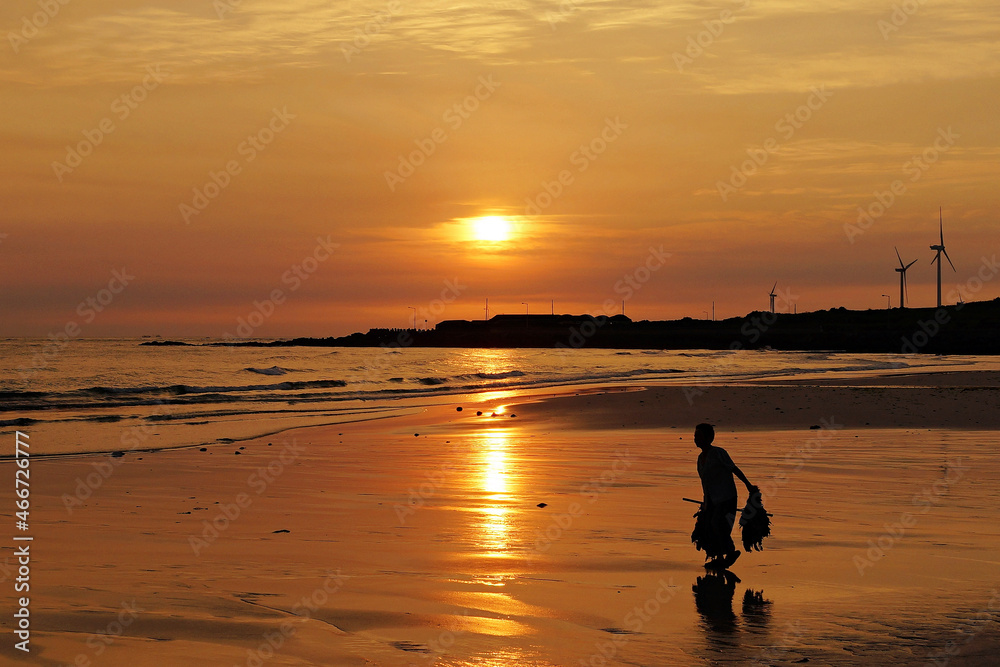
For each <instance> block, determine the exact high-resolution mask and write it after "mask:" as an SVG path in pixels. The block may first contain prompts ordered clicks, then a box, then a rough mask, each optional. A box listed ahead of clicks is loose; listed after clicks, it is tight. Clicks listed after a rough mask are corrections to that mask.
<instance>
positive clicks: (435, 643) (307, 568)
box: [0, 372, 1000, 667]
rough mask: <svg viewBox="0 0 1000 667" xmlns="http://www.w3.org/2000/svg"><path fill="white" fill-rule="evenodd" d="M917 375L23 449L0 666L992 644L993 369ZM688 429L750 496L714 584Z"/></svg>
mask: <svg viewBox="0 0 1000 667" xmlns="http://www.w3.org/2000/svg"><path fill="white" fill-rule="evenodd" d="M935 375H940V374H924V375H922V376H919V377H918V376H917V374H911V375H908V376H905V378H899V377H897V378H887V377H884V376H876V375H873V374H868V375H866V376H864V377H863V378H862V377H859V378H854V377H847V378H840V379H838V380H836V381H825V380H822V379H815V378H792V379H788V380H782V379H768V380H767V381H766V382H765V381H760V382H756V383H755V382H746V383H740V384H738V385H733V384H688V385H685V386H680V385H655V384H647V385H642V384H621V385H588V386H585V387H562V388H559V389H558V390H552V389H550V390H544V391H543V390H536V391H520V392H519V391H502V392H501V391H497V392H490V393H484V394H469V395H464V396H447V397H438V398H437V399H435V400H434V401H429V402H428V401H425V403H426V405H425V406H424V407H423V408H422V409H420V410H408V411H406V414H402V415H401V416H397V417H391V418H380V419H370V420H366V421H356V422H353V423H344V424H335V425H328V426H317V427H311V428H301V429H293V430H287V431H284V432H281V433H278V434H273V435H270V436H267V437H265V438H260V439H253V440H246V441H241V442H234V443H222V444H215V445H211V446H206V447H185V448H177V449H168V450H159V451H148V450H140V449H136V450H133V451H128V452H125V453H124V455H123V456H120V457H112V456H109V455H107V454H94V455H60V456H51V457H40V458H37V459H35V460H33V461H32V467H31V474H32V477H31V479H32V486H31V489H32V496H31V498H32V510H31V529H30V534H31V536H32V537H33V538H34V539H33V541H32V542H31V546H30V549H31V575H30V578H31V589H30V596H31V602H30V612H31V642H30V648H31V652H30V654H24V653H22V652H20V651H17V650H15V649H14V643H15V639H14V636H13V634H12V627H13V619H12V615H11V614H10V613H5V614H4V621H3V626H4V629H5V631H4V635H5V637H7V639H6V640H5V642H4V644H3V646H2V649H0V661H3V662H4V663H5V664H38V665H146V664H149V665H154V664H155V665H189V664H205V665H248V666H254V665H391V666H394V665H421V666H422V665H449V666H460V665H461V666H466V665H468V666H471V665H482V666H494V665H495V666H501V665H526V666H549V665H556V666H560V667H561V666H576V665H595V666H596V665H714V664H775V665H785V664H798V663H805V662H809V663H812V664H843V665H849V664H884V663H894V664H952V665H979V664H983V665H985V664H993V663H994V660H995V657H994V656H995V652H996V649H997V648H998V646H1000V641H998V638H1000V633H998V625H997V620H998V619H1000V594H998V590H997V588H998V582H1000V556H998V554H1000V529H998V528H997V525H998V522H997V519H998V518H1000V509H998V505H1000V503H998V500H1000V487H998V485H997V480H998V479H1000V462H998V459H997V456H996V435H997V431H996V429H997V428H998V426H1000V424H998V419H1000V418H998V417H997V415H998V414H1000V411H998V410H997V407H1000V406H998V405H997V402H998V398H997V396H998V395H1000V389H998V388H997V387H998V385H1000V383H997V382H996V379H997V378H996V376H995V375H993V374H991V373H975V372H968V373H965V374H961V373H959V374H948V376H947V377H944V376H939V377H935ZM458 408H461V410H458ZM477 412H482V414H481V415H477ZM699 421H710V422H713V423H715V424H716V425H717V427H718V436H717V439H716V444H717V445H719V446H722V447H725V448H726V449H727V450H728V451H729V452H730V454H731V455H732V456H733V458H734V459H735V460H736V462H737V463H738V464H739V465H740V466H741V468H742V469H743V470H744V471H745V472H746V474H747V475H748V476H749V478H750V479H751V481H752V482H754V483H755V484H757V485H758V486H760V487H761V489H762V491H763V494H764V496H763V500H764V504H765V507H766V508H767V509H768V511H769V512H771V513H772V514H773V517H772V522H773V533H772V536H771V537H769V538H767V539H765V540H764V549H763V551H760V552H750V553H744V554H743V556H742V557H741V559H740V560H739V561H738V562H737V563H736V564H735V565H734V566H733V567H732V568H731V575H727V576H721V575H710V574H708V573H706V571H705V569H704V568H703V561H704V556H703V554H702V553H699V552H697V551H695V549H694V547H693V545H692V544H691V542H690V532H691V529H692V527H693V519H692V514H693V512H694V510H695V509H696V507H695V505H693V504H690V503H688V502H685V501H684V500H683V498H685V497H686V498H694V499H699V498H700V497H701V490H700V485H699V482H698V477H697V473H696V471H695V458H696V456H697V449H696V448H695V446H694V444H693V441H692V439H691V431H692V428H693V426H694V424H696V423H698V422H699ZM27 432H28V435H29V436H30V428H28V429H27ZM33 444H34V443H33ZM2 467H3V470H4V473H3V474H4V475H5V476H6V477H13V468H14V465H13V462H12V461H11V460H9V459H8V460H4V461H3V463H2ZM745 498H746V494H745V491H744V490H743V489H741V490H740V502H741V504H742V503H743V502H744V501H745ZM734 538H736V539H737V541H738V528H737V531H734ZM3 558H4V561H3V565H4V575H5V577H6V579H7V583H6V584H5V588H6V600H7V602H6V603H5V606H6V608H7V609H13V607H14V599H13V594H12V593H11V592H10V591H11V588H12V587H11V582H12V580H13V576H12V573H13V572H14V571H15V570H16V564H15V560H16V559H15V558H14V555H13V548H12V547H10V546H7V547H5V549H4V554H3Z"/></svg>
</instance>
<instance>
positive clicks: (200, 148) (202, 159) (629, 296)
mask: <svg viewBox="0 0 1000 667" xmlns="http://www.w3.org/2000/svg"><path fill="white" fill-rule="evenodd" d="M0 33H2V34H3V35H4V36H5V38H4V39H3V41H2V43H0V144H2V146H3V150H2V153H0V191H2V199H0V201H2V202H3V206H2V207H0V279H2V285H3V290H2V295H0V304H2V305H0V308H2V321H0V336H10V337H14V336H42V337H44V336H50V335H63V334H65V335H66V336H69V337H71V338H72V337H104V336H144V335H148V336H155V335H161V336H166V337H180V336H208V337H222V336H240V337H245V336H253V337H286V336H299V335H302V336H328V335H344V334H347V333H350V332H353V331H365V330H367V329H368V328H370V327H405V326H408V325H410V324H411V323H412V322H413V321H414V320H415V319H416V320H417V321H418V324H419V325H420V326H433V325H434V324H435V323H436V322H438V321H441V320H445V319H474V318H481V317H483V316H484V315H485V311H484V307H485V303H486V299H487V298H488V299H489V304H490V314H495V313H520V312H525V310H526V309H527V310H528V312H535V313H547V312H550V310H552V309H554V310H555V311H556V312H562V313H584V312H589V313H592V314H600V313H606V314H616V313H618V312H621V308H622V306H624V309H625V313H626V314H627V315H628V316H629V317H631V318H633V319H672V318H680V317H695V318H702V317H706V316H707V315H708V314H710V312H711V309H712V306H713V302H714V305H715V312H716V315H717V317H719V318H723V317H733V316H742V315H744V314H746V313H748V312H750V311H753V310H764V309H766V308H767V307H768V303H769V297H768V295H769V293H770V291H771V288H772V285H773V284H775V283H777V290H778V294H779V297H778V299H777V304H776V308H777V310H779V311H790V310H797V311H798V312H804V311H808V310H817V309H826V308H832V307H840V306H844V307H847V308H855V309H865V308H882V307H885V306H886V304H887V302H888V303H891V304H892V305H893V306H896V305H898V300H899V278H898V274H897V273H896V272H895V271H894V270H893V269H894V268H895V267H897V266H898V260H897V258H896V253H895V251H894V248H898V250H899V253H900V256H901V257H902V259H903V260H905V261H906V262H907V263H909V262H910V261H912V260H914V259H916V260H918V261H917V263H916V264H914V265H913V267H912V268H910V269H909V271H908V272H907V280H908V291H909V305H911V306H928V307H929V306H934V305H935V298H936V297H935V280H936V278H935V272H934V266H935V265H932V264H931V260H932V259H933V258H934V253H933V251H932V250H930V248H929V246H930V245H931V244H935V243H937V242H938V234H939V229H938V225H939V207H940V208H941V211H942V213H941V217H943V221H944V236H945V244H946V247H947V249H948V255H949V257H950V258H951V260H952V261H953V262H954V265H955V269H956V270H954V271H953V270H952V268H951V267H950V266H949V265H948V264H947V263H946V264H945V272H944V292H945V295H946V299H945V300H946V302H947V301H948V296H947V295H948V294H949V293H950V294H951V295H952V299H951V300H952V301H954V298H955V295H956V294H959V293H961V294H962V297H963V299H964V300H965V301H974V300H985V299H993V298H996V297H998V296H1000V276H998V275H997V274H998V272H1000V268H998V267H996V265H995V259H994V256H996V255H1000V235H998V234H997V231H998V228H1000V226H998V221H997V211H998V203H1000V201H998V200H1000V188H998V187H997V182H998V178H1000V116H998V114H997V112H996V110H997V109H1000V5H997V3H996V2H994V1H993V0H956V1H954V2H947V3H941V2H919V0H908V1H907V2H903V3H899V2H888V1H887V2H871V1H868V2H860V1H855V0H839V1H838V0H834V1H832V2H829V3H820V4H817V3H812V2H803V1H799V0H773V1H771V0H760V1H755V0H750V1H749V2H746V1H744V0H736V1H735V2H711V1H709V2H665V1H662V0H660V1H657V2H653V1H651V0H649V1H647V0H624V1H619V0H615V2H610V1H605V0H563V1H562V2H558V1H555V0H553V1H548V0H482V1H479V2H445V1H443V0H390V1H387V2H383V1H382V0H364V1H363V2H354V1H350V0H348V1H338V2H327V1H323V2H321V1H319V0H280V1H279V0H214V1H213V0H171V1H170V2H166V1H165V0H164V1H161V2H128V1H125V0H90V1H88V2H83V1H82V0H32V1H28V0H10V1H9V2H5V3H4V4H3V6H2V8H0ZM485 217H489V218H491V219H492V220H493V222H494V224H492V225H490V224H485V225H484V224H483V223H482V222H481V220H482V218H485ZM956 289H959V291H958V292H956V291H955V290H956ZM884 295H889V300H888V301H887V298H886V297H885V296H884ZM623 302H624V303H623Z"/></svg>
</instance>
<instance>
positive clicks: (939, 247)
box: [931, 206, 958, 308]
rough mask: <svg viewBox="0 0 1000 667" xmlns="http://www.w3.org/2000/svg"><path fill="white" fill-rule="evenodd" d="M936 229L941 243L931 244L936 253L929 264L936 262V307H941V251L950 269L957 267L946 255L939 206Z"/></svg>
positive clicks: (954, 269) (942, 219) (942, 220)
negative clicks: (939, 233)
mask: <svg viewBox="0 0 1000 667" xmlns="http://www.w3.org/2000/svg"><path fill="white" fill-rule="evenodd" d="M938 229H939V231H940V232H941V244H940V245H932V246H931V250H936V251H937V254H936V255H934V259H932V260H931V264H933V263H934V262H937V278H938V292H937V297H938V301H937V307H938V308H940V307H941V253H944V256H945V259H947V260H948V263H949V264H951V270H952V271H955V272H957V271H958V269H956V268H955V265H954V264H952V262H951V257H948V251H947V250H945V249H944V216H943V215H942V213H941V207H940V206H939V207H938Z"/></svg>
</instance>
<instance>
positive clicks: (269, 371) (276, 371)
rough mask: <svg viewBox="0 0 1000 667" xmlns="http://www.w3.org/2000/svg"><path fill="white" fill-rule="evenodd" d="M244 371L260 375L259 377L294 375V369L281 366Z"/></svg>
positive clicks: (250, 368)
mask: <svg viewBox="0 0 1000 667" xmlns="http://www.w3.org/2000/svg"><path fill="white" fill-rule="evenodd" d="M243 370H245V371H249V372H251V373H258V374H259V375H287V374H288V373H294V372H295V369H294V368H282V367H281V366H271V367H270V368H253V367H249V368H244V369H243Z"/></svg>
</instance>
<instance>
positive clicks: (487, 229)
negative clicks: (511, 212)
mask: <svg viewBox="0 0 1000 667" xmlns="http://www.w3.org/2000/svg"><path fill="white" fill-rule="evenodd" d="M472 225H473V235H474V236H475V239H476V240H477V241H493V242H497V241H506V240H507V239H509V238H510V221H509V220H507V219H506V218H503V217H501V216H499V215H489V216H486V217H483V218H476V219H475V220H473V221H472Z"/></svg>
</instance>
